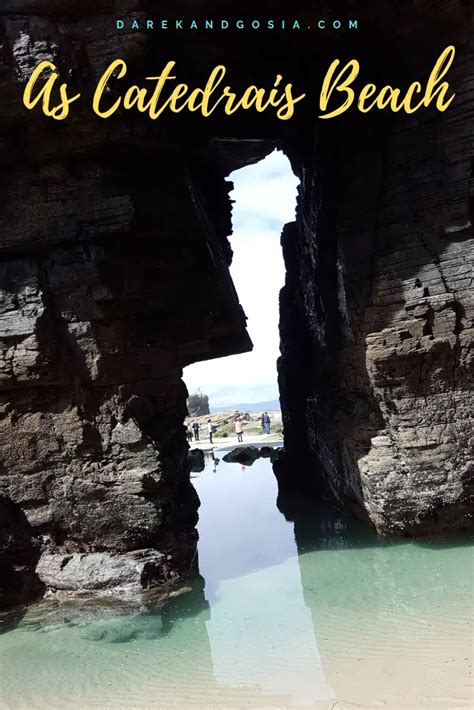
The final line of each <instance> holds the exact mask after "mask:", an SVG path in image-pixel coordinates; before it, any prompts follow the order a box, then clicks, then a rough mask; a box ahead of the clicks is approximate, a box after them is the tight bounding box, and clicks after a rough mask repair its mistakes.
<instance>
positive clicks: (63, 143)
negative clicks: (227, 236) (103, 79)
mask: <svg viewBox="0 0 474 710" xmlns="http://www.w3.org/2000/svg"><path fill="white" fill-rule="evenodd" d="M17 5H18V6H20V5H21V3H17V4H15V7H14V8H10V10H11V12H12V13H14V12H16V11H17V10H18V11H20V9H21V8H20V7H17ZM36 9H37V10H38V13H39V14H38V15H35V14H33V15H30V14H25V15H23V16H19V15H18V16H17V15H16V14H11V15H10V14H9V15H6V16H5V18H4V27H3V31H4V38H3V39H4V44H3V47H4V54H3V66H2V74H1V81H2V97H4V103H3V107H2V116H1V121H2V134H3V135H6V136H9V138H8V139H7V140H6V141H5V143H4V144H3V145H2V156H3V159H4V166H5V167H4V170H3V175H2V183H3V186H2V203H1V215H2V217H1V219H2V237H1V242H0V250H1V257H2V261H1V265H0V284H1V297H0V388H1V422H0V428H1V433H0V461H1V463H0V491H1V492H2V494H3V495H4V496H6V498H5V500H6V501H7V502H8V504H11V505H12V506H15V507H16V508H17V509H18V510H19V511H20V513H21V514H22V515H23V517H24V519H25V525H26V526H27V529H28V531H29V536H27V535H26V533H24V530H23V528H21V530H23V532H22V534H21V535H20V533H18V535H17V533H16V530H17V528H18V526H16V527H15V526H11V525H10V523H9V521H6V522H5V526H7V525H10V527H9V528H8V529H9V530H10V529H11V534H9V535H8V536H6V539H5V541H4V543H3V542H2V547H1V549H2V552H4V553H5V554H6V555H7V556H10V557H11V556H15V554H16V552H18V549H20V548H21V551H22V555H24V556H25V558H26V557H28V559H29V560H30V562H31V567H32V568H33V570H34V568H35V564H36V560H37V559H38V556H39V551H42V557H41V560H40V562H39V564H38V565H37V567H36V570H37V577H38V578H39V580H38V579H35V583H34V584H32V586H31V592H32V593H35V592H36V590H37V589H40V588H41V582H42V583H43V587H44V585H46V586H47V587H48V588H52V589H62V590H65V591H68V590H70V591H76V590H77V589H80V588H85V589H89V590H94V589H96V590H102V591H103V590H107V589H120V590H122V591H123V589H124V588H125V587H126V591H130V592H132V593H133V592H136V591H137V590H141V589H142V588H143V587H146V586H147V585H148V584H150V583H152V582H153V581H158V582H165V581H168V580H173V579H176V578H178V577H179V576H180V575H182V574H184V573H185V572H187V571H189V569H190V567H191V564H192V562H193V560H194V558H195V547H196V540H197V533H196V531H195V524H196V522H197V508H198V499H197V495H196V493H195V491H194V489H193V488H192V486H191V484H190V480H189V466H188V464H187V462H186V455H187V444H186V440H185V434H184V428H183V420H184V417H185V414H186V397H187V392H186V388H185V386H184V384H183V383H182V381H181V373H182V368H183V366H185V365H187V364H189V363H190V362H192V361H195V360H199V359H203V358H207V357H213V356H214V357H215V356H220V355H226V354H229V353H234V352H239V351H242V350H247V349H249V348H250V340H249V337H248V335H247V333H246V329H245V317H244V314H243V312H242V309H241V307H240V305H239V303H238V299H237V296H236V294H235V290H234V289H233V286H232V282H231V280H230V276H229V273H228V263H229V261H230V249H229V246H228V243H227V242H226V241H225V240H223V239H222V238H221V236H220V234H219V233H218V229H215V228H214V227H213V226H211V220H210V216H209V212H210V211H211V208H210V207H209V206H208V205H207V203H206V198H205V196H204V195H202V194H199V193H198V189H197V188H196V187H195V186H194V185H193V182H192V180H191V177H190V174H189V167H188V164H187V162H186V161H185V160H184V157H185V156H184V155H183V151H181V149H180V148H179V146H177V145H175V144H174V142H173V139H172V138H171V136H170V135H169V134H167V135H168V138H167V139H166V140H163V135H162V133H161V130H162V129H161V130H160V131H154V133H153V132H151V131H150V130H149V131H148V133H146V134H145V133H143V129H142V128H141V127H140V125H135V126H134V125H133V121H131V122H130V123H129V122H128V120H124V119H119V120H117V121H116V122H113V121H112V123H110V124H109V123H105V122H102V123H101V122H100V121H94V120H93V119H92V118H91V114H90V111H89V110H88V109H87V108H85V109H84V111H83V113H82V114H81V113H80V112H79V114H78V116H77V118H76V120H75V121H74V120H73V121H72V122H71V123H68V124H67V125H66V124H64V125H57V124H56V123H55V122H53V123H50V122H48V121H46V120H44V119H41V118H38V117H35V116H33V115H29V114H27V112H26V111H25V110H24V109H23V108H22V104H21V90H22V88H23V84H22V81H23V80H24V72H25V71H26V68H28V67H29V68H30V69H31V67H33V66H35V65H36V64H37V63H38V61H39V60H40V59H44V58H45V57H47V58H50V59H51V60H52V61H55V62H58V64H59V63H62V66H65V64H64V62H65V63H66V64H67V63H68V62H70V64H69V66H70V68H71V72H72V73H73V74H74V73H75V72H76V76H75V78H76V79H78V74H81V75H82V76H83V78H84V80H85V81H86V82H87V84H88V85H90V86H91V87H92V85H93V84H94V83H95V81H96V79H97V77H98V76H99V73H100V72H101V71H103V70H104V68H105V67H106V66H107V64H108V58H109V55H108V52H109V51H114V52H115V53H116V54H117V55H118V54H119V52H120V50H119V47H118V45H117V44H116V45H115V46H114V44H113V42H114V40H113V38H109V39H110V41H109V42H105V44H104V37H103V18H102V19H101V16H96V17H92V19H91V20H90V22H89V21H87V22H86V21H81V20H80V19H78V17H75V18H74V20H73V21H72V20H70V18H69V22H70V24H68V25H66V24H65V23H62V21H61V20H60V19H58V17H57V14H56V11H57V7H56V8H53V7H52V4H48V3H38V4H37V7H36V5H35V4H34V3H33V5H32V4H31V3H30V4H29V6H28V8H26V7H25V11H28V12H31V11H34V10H36ZM49 10H53V12H52V16H50V15H49ZM83 10H84V8H83ZM84 11H85V10H84ZM111 31H112V25H111V24H110V25H109V34H110V32H111ZM75 32H76V33H77V34H78V35H80V36H81V37H83V38H84V37H85V36H86V35H87V36H88V44H87V58H86V57H85V56H81V52H82V51H83V45H82V44H81V43H80V42H78V43H77V44H74V42H73V40H72V35H74V33H75ZM142 43H143V38H142V37H138V36H137V38H136V39H135V40H133V42H131V47H129V51H130V53H131V55H133V53H134V52H139V50H141V49H142V48H141V44H142ZM78 80H79V79H78ZM140 131H142V133H140ZM153 164H155V165H156V166H159V167H158V169H157V172H156V174H155V176H153V174H152V173H150V166H151V165H153ZM207 181H208V184H209V185H210V184H211V183H212V177H211V176H210V175H208V176H207ZM227 190H228V188H226V186H225V185H224V184H223V183H222V185H221V184H219V185H218V186H217V187H216V189H215V190H214V191H211V190H210V191H211V192H214V193H215V194H219V195H220V196H221V197H222V201H223V203H224V204H227V209H229V206H230V203H229V202H228V198H227ZM226 201H227V202H226ZM206 284H209V286H208V287H206ZM3 524H4V523H3V522H2V523H0V526H1V525H3ZM0 529H3V528H1V527H0ZM2 540H3V538H2ZM36 552H37V553H38V554H35V553H36ZM91 555H92V557H91ZM122 567H123V569H122V571H121V568H122ZM124 570H125V572H126V573H125V572H124ZM12 575H13V571H12V574H11V575H10V577H11V576H12ZM86 579H89V582H88V583H87V584H86V583H85V580H86ZM7 581H8V580H7ZM125 581H126V582H127V583H126V584H125ZM10 586H11V585H10ZM6 594H7V590H5V595H6Z"/></svg>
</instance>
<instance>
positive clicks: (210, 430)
mask: <svg viewBox="0 0 474 710" xmlns="http://www.w3.org/2000/svg"><path fill="white" fill-rule="evenodd" d="M207 428H208V430H209V443H210V444H212V435H213V433H214V427H213V426H212V422H211V420H210V419H208V420H207Z"/></svg>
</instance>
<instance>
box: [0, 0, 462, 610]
mask: <svg viewBox="0 0 474 710" xmlns="http://www.w3.org/2000/svg"><path fill="white" fill-rule="evenodd" d="M118 5H120V7H118ZM192 5H193V3H189V4H188V3H183V6H182V7H181V8H180V9H181V10H182V14H184V15H186V16H191V15H192V16H197V15H198V12H197V11H196V8H194V7H192ZM400 5H403V7H404V10H403V13H402V15H400V17H399V18H398V22H399V28H400V29H399V31H398V35H397V37H396V39H397V42H398V43H399V45H397V46H398V47H399V49H397V50H394V49H387V46H386V43H384V41H383V37H382V38H381V37H379V33H378V29H380V28H381V27H384V26H385V25H386V23H389V22H392V20H394V17H395V16H394V15H393V13H394V12H395V10H396V8H395V10H394V9H393V7H392V6H393V3H387V4H383V3H382V4H381V3H377V4H374V7H373V8H369V9H366V10H364V13H365V22H366V25H365V27H366V29H365V34H362V40H361V38H360V35H359V36H357V39H356V38H355V36H354V37H351V38H349V37H348V36H347V35H346V36H345V42H344V43H341V42H340V41H339V40H338V39H337V36H336V35H331V37H330V36H329V35H327V36H325V38H324V39H323V38H321V41H318V43H315V40H314V36H310V35H308V36H307V38H306V39H305V40H304V42H302V40H301V36H300V35H297V34H287V35H284V39H281V38H279V39H278V40H277V39H276V37H275V35H273V34H272V33H269V34H267V35H260V37H261V38H262V40H261V41H260V42H258V43H256V44H255V45H249V46H247V48H246V56H245V57H244V58H243V57H242V42H243V40H244V39H245V38H244V37H243V35H242V34H241V33H239V32H234V33H233V34H229V35H220V34H213V35H210V34H205V33H201V34H197V35H192V36H191V35H186V39H187V38H188V37H189V41H188V40H187V41H186V42H185V41H183V40H182V39H181V40H180V42H179V43H177V42H176V41H175V40H176V38H175V35H169V36H165V35H159V37H157V36H154V35H147V34H146V33H145V32H127V33H124V34H122V35H119V34H117V32H116V30H115V24H114V18H115V17H116V16H118V15H120V16H121V17H131V16H135V15H136V14H138V15H139V16H140V17H145V16H146V15H147V13H148V14H149V13H150V10H151V9H152V4H151V3H149V2H140V1H139V0H133V1H132V0H130V1H129V2H121V3H119V4H118V3H114V2H112V1H110V2H109V1H108V0H102V1H99V2H95V3H88V2H80V3H79V2H77V3H76V2H72V3H69V4H68V7H67V9H64V3H60V2H56V1H55V0H54V1H53V0H51V1H49V0H24V1H23V0H6V3H4V4H3V5H2V13H3V16H2V26H1V32H2V52H1V55H0V62H1V64H0V91H1V98H2V104H1V109H0V125H1V128H2V131H1V134H2V136H5V138H2V139H1V143H0V150H1V156H2V165H3V171H2V177H1V180H2V191H1V198H0V199H1V203H0V215H1V224H2V233H1V238H0V256H1V264H0V286H1V301H0V392H1V420H0V427H1V434H0V437H1V438H0V461H1V463H0V491H1V493H2V495H3V496H4V497H5V498H4V500H5V505H6V506H7V508H6V510H7V509H8V511H9V512H8V515H6V514H5V516H3V517H2V521H3V520H4V521H5V522H2V523H1V525H0V530H1V529H3V528H2V526H3V527H4V528H5V530H7V534H6V535H5V536H3V537H1V535H0V537H1V540H2V543H1V548H0V549H1V552H2V554H3V555H4V557H5V559H6V560H7V562H6V564H9V565H10V568H9V569H10V572H11V574H10V577H9V579H13V577H15V575H20V576H21V579H20V577H18V576H16V577H15V579H16V580H17V581H16V582H15V584H17V588H22V589H23V592H22V594H23V596H26V595H27V591H26V587H28V585H29V587H30V591H31V594H35V593H38V592H41V590H42V588H43V587H44V585H46V586H47V587H49V588H52V589H63V590H65V591H68V590H70V591H77V589H78V588H84V586H86V584H85V581H84V580H85V579H86V578H87V579H91V580H92V581H91V582H90V583H89V584H88V585H87V586H88V589H89V590H91V591H93V590H99V589H100V590H104V589H119V588H120V589H123V587H124V586H125V587H127V590H128V591H130V592H135V591H137V590H140V589H142V588H143V587H144V586H147V585H148V584H150V583H151V582H153V581H155V582H156V581H161V582H163V581H166V580H167V579H176V578H177V577H179V575H181V574H183V573H184V572H186V570H189V568H190V566H191V564H192V561H193V559H194V554H195V544H196V533H195V523H196V519H197V517H196V515H197V514H196V511H197V506H198V501H197V498H196V495H195V493H194V491H193V489H192V487H191V485H190V482H189V470H188V468H189V465H188V464H187V463H186V454H187V444H186V441H185V436H184V429H183V426H182V422H183V419H184V416H185V406H186V404H185V403H186V395H187V393H186V390H185V387H184V385H183V384H182V382H181V372H182V368H183V367H184V366H185V365H187V364H189V363H191V362H195V361H197V360H202V359H206V358H211V357H219V356H222V355H226V354H231V353H237V352H243V351H245V350H247V349H249V348H250V347H251V343H250V340H249V338H248V335H247V332H246V328H245V316H244V314H243V312H242V309H241V308H240V305H239V303H238V297H237V294H236V293H235V290H234V287H233V284H232V281H231V279H230V276H229V271H228V266H229V263H230V260H231V256H232V252H231V248H230V245H229V241H228V239H227V237H228V235H229V234H230V231H231V221H230V217H231V210H230V208H231V205H230V201H229V198H228V192H229V189H230V184H229V183H226V182H225V177H226V176H227V175H228V174H229V173H230V172H231V171H232V170H233V169H236V168H237V167H240V166H242V165H245V164H249V163H251V162H255V161H257V160H259V159H261V158H262V157H264V156H265V155H266V154H267V153H268V152H270V151H271V150H273V149H274V148H275V147H281V148H282V149H283V150H285V152H286V154H287V155H288V157H289V159H290V161H291V164H292V166H293V169H294V171H295V173H296V174H297V175H298V176H299V177H300V180H301V187H300V198H299V205H298V213H297V220H296V223H294V224H292V225H289V226H287V228H286V229H285V232H284V235H283V248H284V254H285V260H286V265H287V284H286V286H285V289H284V291H283V293H282V298H281V309H282V315H281V340H282V358H281V361H280V366H279V369H280V386H281V393H282V402H283V409H284V418H285V438H286V446H287V451H288V457H287V461H288V462H289V465H287V466H286V468H285V469H284V471H283V472H282V474H281V481H282V484H284V485H285V487H296V488H300V487H305V486H308V485H309V484H311V485H312V484H316V487H317V488H318V489H319V490H321V489H324V490H327V489H329V490H331V491H332V494H333V495H335V496H336V498H337V499H338V500H339V501H340V502H341V503H342V504H344V505H350V506H351V507H354V508H355V509H356V510H357V511H358V512H359V513H363V514H365V515H367V516H368V517H369V518H370V519H371V520H372V521H373V523H374V524H375V525H376V526H377V528H378V529H379V530H380V531H381V532H399V533H403V532H407V533H430V532H440V531H446V530H452V529H463V528H465V527H467V526H468V525H469V524H470V523H469V518H468V515H469V485H470V483H469V482H470V480H472V479H471V477H472V460H471V459H470V456H471V454H470V451H471V450H472V447H470V442H469V436H470V435H472V429H471V427H470V424H469V415H470V413H471V411H472V402H471V400H470V399H469V398H470V392H471V389H472V383H471V381H470V379H469V378H470V375H471V371H472V369H471V368H472V365H471V363H470V361H469V357H470V355H469V353H470V344H471V343H472V320H470V319H471V318H472V301H471V300H470V299H471V297H472V285H471V281H470V278H471V272H470V271H469V269H470V262H469V255H472V241H471V238H472V227H471V211H472V210H471V202H470V193H469V190H470V187H471V164H470V163H471V154H472V146H471V140H472V136H471V134H470V130H471V122H472V91H471V87H470V84H469V76H470V75H471V74H472V68H474V65H473V56H472V45H471V43H470V41H468V38H469V32H466V28H467V27H468V26H469V25H468V21H469V17H468V9H467V8H466V7H465V5H463V3H461V2H459V3H458V2H446V3H441V5H442V6H443V7H439V3H437V4H436V5H437V7H436V8H435V7H434V3H430V2H428V3H426V7H424V8H423V12H421V11H419V8H417V3H408V6H407V7H405V5H407V4H406V3H401V4H400ZM241 10H242V12H244V11H245V12H246V14H247V16H251V15H253V14H254V13H255V9H254V8H252V7H250V4H248V7H244V6H242V8H241ZM372 10H373V13H372ZM352 11H353V8H352V7H351V3H349V2H348V3H341V14H342V13H343V12H345V14H346V15H347V14H348V12H352ZM210 12H214V13H215V15H216V16H218V15H222V10H221V8H220V6H219V7H218V6H217V5H216V6H214V5H212V4H210V3H209V4H206V6H205V7H201V8H200V9H199V15H200V16H202V17H209V13H210ZM296 12H297V8H295V14H296ZM166 13H168V15H169V16H173V17H174V16H175V15H176V14H177V13H176V8H175V7H174V6H173V7H172V6H171V5H170V6H169V7H165V6H163V7H162V8H161V14H163V15H165V14H166ZM280 14H281V13H280ZM301 14H302V16H307V15H308V10H307V8H303V10H302V11H301ZM395 15H396V12H395ZM390 18H391V19H390ZM363 21H364V18H361V22H363ZM377 28H378V29H377ZM425 33H429V36H430V37H431V38H432V39H433V42H435V41H436V43H437V45H438V46H439V49H440V50H441V49H442V48H443V47H444V46H445V45H446V43H448V42H449V43H450V42H453V41H455V42H457V47H458V59H457V63H456V65H455V69H454V73H455V86H454V88H455V89H456V90H457V94H458V95H457V99H456V102H455V104H453V106H452V108H450V109H449V111H448V112H446V113H445V114H443V115H440V114H438V113H437V112H434V111H429V112H426V113H422V112H419V113H417V114H415V115H414V116H412V117H407V116H393V115H391V116H387V115H386V114H377V115H371V116H360V115H358V114H356V113H355V112H352V113H351V114H347V116H345V117H343V118H341V119H340V120H339V121H336V122H335V123H331V122H327V123H326V122H317V121H316V118H315V106H316V98H315V96H316V94H315V92H316V91H317V89H319V86H320V78H321V76H322V72H323V71H325V70H326V69H327V66H328V63H329V61H330V60H332V59H333V58H334V56H341V57H342V56H344V55H346V56H349V57H350V56H359V57H360V59H361V61H364V60H365V61H366V62H367V63H368V66H371V67H373V66H377V68H378V70H379V72H380V76H381V80H385V81H387V80H390V79H392V80H393V81H395V79H397V81H398V82H399V81H400V77H403V78H405V79H406V80H408V79H409V78H410V76H411V75H413V77H414V78H419V77H420V76H421V75H426V74H427V72H429V70H430V68H431V66H432V64H433V62H434V59H435V58H436V56H437V50H435V51H433V52H432V51H431V50H430V51H428V48H427V49H426V50H423V51H421V50H420V38H422V37H424V36H425ZM364 38H365V39H364ZM346 40H347V42H346ZM280 42H282V44H280ZM223 52H225V56H226V63H227V65H228V66H229V67H232V66H234V67H235V69H234V73H233V76H232V81H233V82H234V83H235V84H236V86H241V87H245V86H248V85H249V84H250V83H253V82H257V83H258V82H259V81H260V82H264V81H266V82H267V84H268V81H269V77H270V78H271V79H273V77H274V76H276V74H277V73H279V72H281V71H282V67H283V69H284V70H285V74H286V75H287V77H288V80H293V81H294V82H295V83H297V84H298V86H301V90H302V91H304V90H306V91H307V93H308V97H307V99H306V103H305V105H304V107H303V105H302V104H301V108H300V109H299V111H298V112H297V115H296V116H295V117H294V119H292V120H290V121H286V122H279V121H278V120H277V119H275V118H274V117H272V116H270V115H268V114H255V113H253V114H252V113H249V112H247V113H244V114H238V115H237V116H235V117H229V116H222V115H221V116H217V115H216V116H214V117H212V118H211V119H203V118H202V117H201V118H199V117H196V116H191V115H179V116H178V115H176V116H173V115H172V116H168V117H163V119H160V121H158V122H156V123H153V122H151V121H150V120H149V119H147V118H146V117H143V116H139V115H137V114H134V113H125V112H123V113H120V112H119V113H118V114H117V115H115V116H114V117H113V118H112V119H110V120H107V121H101V120H100V119H98V118H96V117H94V116H93V114H92V112H91V110H90V105H88V102H87V100H84V102H83V103H82V104H81V106H78V107H77V109H76V110H75V111H74V112H73V115H72V116H71V117H70V119H68V120H67V121H65V122H63V123H61V124H57V123H56V122H51V121H48V120H46V119H44V118H41V117H40V115H39V113H37V112H34V113H33V112H32V113H30V112H27V111H26V110H25V109H24V108H23V107H22V101H21V93H22V89H23V87H24V81H25V78H26V77H27V76H28V73H29V72H30V71H31V69H32V68H33V67H34V66H35V65H36V64H37V63H38V62H39V61H40V59H44V58H49V59H51V60H52V61H54V62H56V63H57V65H58V67H59V69H60V71H61V72H62V75H63V76H65V77H68V79H69V80H70V81H71V83H72V84H73V85H74V86H76V87H78V88H79V89H81V90H82V91H83V92H84V98H85V99H86V98H87V97H88V91H89V92H90V90H91V88H92V87H93V86H94V85H95V83H96V81H97V79H98V77H99V76H100V74H101V73H102V71H103V70H104V69H105V68H106V66H107V65H108V64H109V62H110V61H111V60H112V59H114V58H116V57H123V58H125V59H127V61H128V64H129V77H128V79H129V80H130V82H132V81H133V80H134V78H136V79H137V80H138V79H140V80H143V76H144V75H148V74H149V72H150V68H149V67H153V68H154V67H156V66H157V67H158V68H162V67H163V65H164V63H165V61H167V60H168V59H170V58H173V59H176V60H177V61H178V66H179V69H180V71H181V72H182V78H183V79H184V80H186V81H187V82H188V83H189V84H190V85H196V86H197V85H199V84H200V85H202V84H203V83H205V80H206V78H207V76H208V75H209V71H210V69H211V68H212V67H213V66H214V65H215V64H216V63H217V62H218V61H220V59H221V57H222V56H223ZM283 57H285V59H283ZM402 57H403V58H404V59H403V61H402V60H401V58H402ZM413 57H415V58H416V59H413ZM237 73H238V75H237V76H236V74H237ZM128 79H127V80H128ZM115 90H116V88H115V87H114V88H113V91H115ZM117 91H118V87H117ZM313 97H314V100H313ZM89 98H90V97H89ZM346 119H347V120H346ZM329 124H331V125H329ZM229 136H230V138H229ZM12 516H13V517H12ZM12 520H14V521H16V522H15V523H14V524H13V522H12ZM18 521H21V525H20V523H19V522H18ZM16 556H20V557H21V560H22V563H21V564H18V565H17V568H15V565H14V564H13V563H12V562H11V561H12V560H14V559H15V558H16ZM39 558H40V559H39ZM38 559H39V562H38ZM11 564H13V567H12V566H11ZM20 567H21V568H22V569H21V570H20ZM34 569H37V574H36V576H35V575H34V574H33V572H34ZM25 570H29V572H30V573H31V574H30V577H28V575H26V576H25ZM123 570H128V572H126V573H125V572H124V573H122V572H123ZM22 580H23V581H25V584H23V581H22ZM28 580H30V581H28ZM12 584H13V582H11V584H10V587H11V586H12ZM25 585H26V587H25ZM13 586H14V585H13ZM7 591H8V590H7ZM7 591H6V593H5V594H6V596H5V598H7V596H8V595H7ZM9 598H10V597H9Z"/></svg>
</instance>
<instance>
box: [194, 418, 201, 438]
mask: <svg viewBox="0 0 474 710" xmlns="http://www.w3.org/2000/svg"><path fill="white" fill-rule="evenodd" d="M199 428H200V427H199V422H193V431H194V441H199Z"/></svg>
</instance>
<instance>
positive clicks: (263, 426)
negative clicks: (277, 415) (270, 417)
mask: <svg viewBox="0 0 474 710" xmlns="http://www.w3.org/2000/svg"><path fill="white" fill-rule="evenodd" d="M260 423H261V425H262V434H265V412H263V413H262V416H261V417H260Z"/></svg>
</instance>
